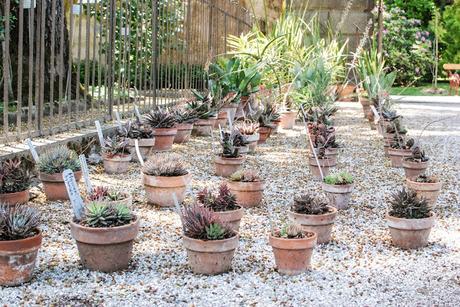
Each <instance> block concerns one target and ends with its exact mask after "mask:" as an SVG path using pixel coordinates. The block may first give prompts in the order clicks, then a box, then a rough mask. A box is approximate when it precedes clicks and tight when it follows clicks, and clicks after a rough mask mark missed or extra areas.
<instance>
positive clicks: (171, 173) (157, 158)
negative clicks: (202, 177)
mask: <svg viewBox="0 0 460 307" xmlns="http://www.w3.org/2000/svg"><path fill="white" fill-rule="evenodd" d="M142 172H143V173H144V174H146V175H149V176H165V177H176V176H183V175H187V174H188V171H187V169H186V167H185V165H184V163H183V162H182V158H181V157H180V156H179V155H177V154H171V153H158V154H155V155H154V156H151V157H150V158H149V159H148V160H147V162H145V164H144V166H143V167H142Z"/></svg>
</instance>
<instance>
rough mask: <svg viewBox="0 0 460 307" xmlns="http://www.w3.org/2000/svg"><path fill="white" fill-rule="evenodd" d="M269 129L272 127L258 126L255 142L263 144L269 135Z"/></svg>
mask: <svg viewBox="0 0 460 307" xmlns="http://www.w3.org/2000/svg"><path fill="white" fill-rule="evenodd" d="M271 131H272V128H270V127H259V129H258V132H259V141H257V144H265V142H266V141H267V139H268V138H269V137H270V133H271Z"/></svg>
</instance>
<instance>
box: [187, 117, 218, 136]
mask: <svg viewBox="0 0 460 307" xmlns="http://www.w3.org/2000/svg"><path fill="white" fill-rule="evenodd" d="M213 125H214V121H213V120H211V119H200V120H198V121H197V122H195V123H194V124H193V130H192V134H193V135H196V136H211V133H212V127H213Z"/></svg>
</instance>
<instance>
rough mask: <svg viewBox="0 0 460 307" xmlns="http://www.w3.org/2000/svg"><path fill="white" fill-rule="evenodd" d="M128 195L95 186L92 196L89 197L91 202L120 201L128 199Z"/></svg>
mask: <svg viewBox="0 0 460 307" xmlns="http://www.w3.org/2000/svg"><path fill="white" fill-rule="evenodd" d="M127 197H128V195H127V194H126V193H124V192H121V191H118V190H115V189H111V188H109V187H104V186H95V187H93V190H92V191H91V194H89V195H88V196H87V199H88V200H89V201H118V200H122V199H126V198H127Z"/></svg>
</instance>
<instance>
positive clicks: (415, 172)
mask: <svg viewBox="0 0 460 307" xmlns="http://www.w3.org/2000/svg"><path fill="white" fill-rule="evenodd" d="M428 162H429V161H426V162H414V161H410V160H407V159H403V161H402V166H403V167H404V173H405V174H406V178H409V179H413V178H417V177H418V176H419V175H421V174H424V173H425V170H426V169H427V168H428Z"/></svg>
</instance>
